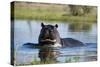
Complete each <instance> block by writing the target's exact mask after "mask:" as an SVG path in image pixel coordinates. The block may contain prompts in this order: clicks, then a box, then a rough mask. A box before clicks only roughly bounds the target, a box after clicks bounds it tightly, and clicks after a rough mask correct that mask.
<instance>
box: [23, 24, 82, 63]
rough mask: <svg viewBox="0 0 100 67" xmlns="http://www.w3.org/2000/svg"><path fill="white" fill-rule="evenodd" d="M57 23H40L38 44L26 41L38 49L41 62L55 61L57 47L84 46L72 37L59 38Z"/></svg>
mask: <svg viewBox="0 0 100 67" xmlns="http://www.w3.org/2000/svg"><path fill="white" fill-rule="evenodd" d="M57 28H58V25H57V24H55V25H45V24H44V23H41V30H40V34H39V38H38V44H33V43H26V44H25V45H32V46H33V47H34V46H35V48H38V49H39V53H38V55H39V58H40V60H41V62H42V63H45V62H48V59H49V61H53V62H56V58H57V55H59V54H60V52H59V48H64V47H76V46H84V43H82V42H80V41H78V40H76V39H73V38H61V37H60V34H59V32H58V30H57Z"/></svg>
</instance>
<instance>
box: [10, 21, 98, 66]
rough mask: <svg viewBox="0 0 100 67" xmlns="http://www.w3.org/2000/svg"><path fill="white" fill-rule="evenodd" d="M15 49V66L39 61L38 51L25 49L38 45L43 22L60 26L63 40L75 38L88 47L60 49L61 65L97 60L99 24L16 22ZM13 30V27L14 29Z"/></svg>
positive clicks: (59, 29)
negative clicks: (24, 45) (33, 44)
mask: <svg viewBox="0 0 100 67" xmlns="http://www.w3.org/2000/svg"><path fill="white" fill-rule="evenodd" d="M13 22H14V47H15V48H14V49H15V64H16V65H27V64H31V62H32V61H33V60H34V58H36V59H37V60H38V61H39V60H40V59H39V58H38V50H39V49H34V48H33V49H31V48H27V47H23V44H25V43H27V42H31V43H38V36H39V34H40V29H41V22H43V23H44V24H52V25H55V24H58V31H59V33H60V37H61V38H74V39H77V40H79V41H81V42H83V43H85V44H86V45H85V46H84V47H66V48H63V49H60V51H61V55H60V56H59V57H58V58H57V59H58V61H59V63H64V62H65V61H66V62H85V61H96V60H97V24H96V23H95V22H94V23H88V22H79V23H76V22H63V21H62V22H58V21H36V20H14V21H12V23H13ZM12 28H13V27H12Z"/></svg>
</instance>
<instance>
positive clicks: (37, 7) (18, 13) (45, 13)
mask: <svg viewBox="0 0 100 67" xmlns="http://www.w3.org/2000/svg"><path fill="white" fill-rule="evenodd" d="M93 8H94V9H95V10H93V11H92V12H91V13H89V14H86V15H80V16H73V15H71V14H70V8H69V7H68V5H60V4H59V5H58V4H44V3H43V4H42V3H27V2H26V3H25V2H15V4H14V9H13V10H12V11H14V12H12V13H11V18H15V19H31V20H48V21H69V22H96V20H97V16H96V7H94V6H93Z"/></svg>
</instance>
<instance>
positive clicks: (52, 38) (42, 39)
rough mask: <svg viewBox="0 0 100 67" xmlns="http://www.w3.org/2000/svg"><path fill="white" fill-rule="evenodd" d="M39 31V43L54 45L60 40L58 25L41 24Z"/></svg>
mask: <svg viewBox="0 0 100 67" xmlns="http://www.w3.org/2000/svg"><path fill="white" fill-rule="evenodd" d="M41 27H42V28H41V31H40V36H39V43H42V44H54V43H56V42H57V41H58V39H60V37H59V33H58V31H57V28H58V25H57V24H55V25H44V24H43V23H41Z"/></svg>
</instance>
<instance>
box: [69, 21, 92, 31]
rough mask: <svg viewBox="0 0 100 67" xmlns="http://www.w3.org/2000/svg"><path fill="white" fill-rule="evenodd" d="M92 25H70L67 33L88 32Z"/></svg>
mask: <svg viewBox="0 0 100 67" xmlns="http://www.w3.org/2000/svg"><path fill="white" fill-rule="evenodd" d="M91 27H92V24H89V23H82V22H78V23H70V24H69V31H70V32H83V31H84V32H89V31H90V30H91Z"/></svg>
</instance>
